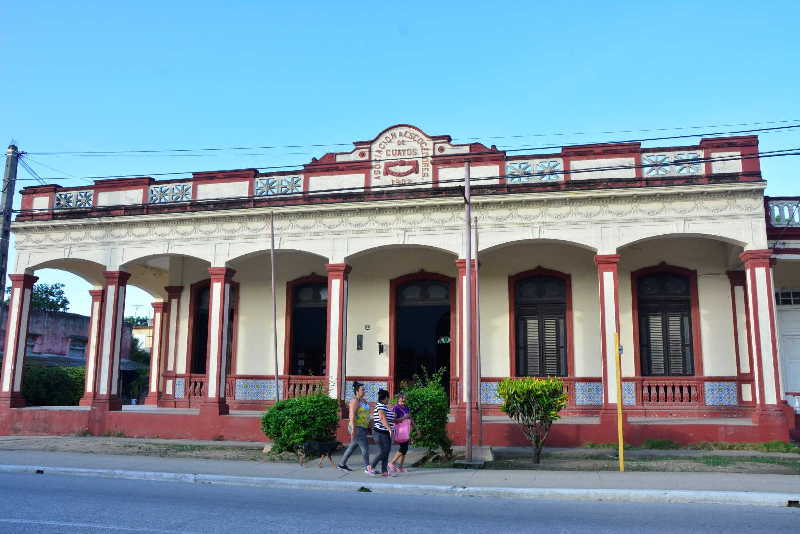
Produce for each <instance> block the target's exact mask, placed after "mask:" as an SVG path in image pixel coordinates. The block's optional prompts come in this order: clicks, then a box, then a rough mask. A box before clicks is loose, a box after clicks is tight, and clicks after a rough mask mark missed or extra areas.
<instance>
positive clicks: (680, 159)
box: [642, 152, 703, 177]
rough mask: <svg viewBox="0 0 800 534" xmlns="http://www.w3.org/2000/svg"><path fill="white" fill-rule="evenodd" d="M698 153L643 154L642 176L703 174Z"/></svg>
mask: <svg viewBox="0 0 800 534" xmlns="http://www.w3.org/2000/svg"><path fill="white" fill-rule="evenodd" d="M698 159H701V155H700V154H699V153H698V152H679V153H669V154H642V174H643V175H644V176H648V177H658V176H691V175H695V174H702V173H703V164H702V163H701V162H700V161H697V160H698Z"/></svg>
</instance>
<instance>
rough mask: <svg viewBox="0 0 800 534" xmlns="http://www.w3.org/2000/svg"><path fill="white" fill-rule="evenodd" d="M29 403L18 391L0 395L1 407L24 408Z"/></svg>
mask: <svg viewBox="0 0 800 534" xmlns="http://www.w3.org/2000/svg"><path fill="white" fill-rule="evenodd" d="M27 405H28V404H27V403H26V402H25V397H23V396H22V393H20V392H18V391H15V392H13V393H10V394H9V393H5V394H3V395H0V408H24V407H25V406H27Z"/></svg>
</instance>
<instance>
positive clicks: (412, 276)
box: [388, 260, 463, 398]
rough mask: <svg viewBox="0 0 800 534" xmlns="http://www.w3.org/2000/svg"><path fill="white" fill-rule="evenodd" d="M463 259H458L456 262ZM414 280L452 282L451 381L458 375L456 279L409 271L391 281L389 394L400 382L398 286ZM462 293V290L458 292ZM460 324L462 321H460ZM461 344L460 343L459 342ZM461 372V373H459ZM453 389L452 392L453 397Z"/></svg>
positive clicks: (425, 272) (391, 393)
mask: <svg viewBox="0 0 800 534" xmlns="http://www.w3.org/2000/svg"><path fill="white" fill-rule="evenodd" d="M458 261H462V262H463V260H456V262H458ZM414 280H436V281H439V282H448V283H449V284H450V383H451V385H452V384H453V383H454V381H453V378H454V377H455V375H456V369H457V367H456V351H455V343H453V340H454V336H453V333H454V332H455V330H456V329H455V326H456V322H455V321H456V309H457V308H456V301H457V300H458V298H460V296H459V297H457V298H453V295H455V294H457V291H458V290H457V288H456V279H455V278H453V277H451V276H447V275H444V274H439V273H432V272H428V271H419V272H416V273H409V274H405V275H403V276H398V277H397V278H393V279H392V280H390V281H389V377H388V385H389V394H390V395H394V393H395V391H397V389H398V387H399V385H400V384H398V383H397V373H396V372H395V366H396V362H397V340H396V336H397V288H398V286H400V285H401V284H405V283H406V282H413V281H414ZM458 294H459V295H460V292H458ZM458 324H460V321H459V323H458ZM459 345H460V344H459ZM459 374H460V373H459ZM452 393H453V392H452V391H451V392H450V394H451V398H452Z"/></svg>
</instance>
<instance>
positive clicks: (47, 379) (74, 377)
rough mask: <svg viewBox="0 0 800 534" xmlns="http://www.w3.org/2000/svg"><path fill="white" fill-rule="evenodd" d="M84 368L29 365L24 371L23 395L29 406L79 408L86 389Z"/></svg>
mask: <svg viewBox="0 0 800 534" xmlns="http://www.w3.org/2000/svg"><path fill="white" fill-rule="evenodd" d="M85 377H86V369H85V368H84V367H49V366H46V365H41V364H30V363H29V364H27V365H25V367H24V368H23V371H22V395H23V396H24V397H25V402H26V403H27V404H28V406H77V405H78V402H79V401H80V400H81V396H82V395H83V389H84V381H85Z"/></svg>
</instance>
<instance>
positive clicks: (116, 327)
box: [96, 271, 131, 410]
mask: <svg viewBox="0 0 800 534" xmlns="http://www.w3.org/2000/svg"><path fill="white" fill-rule="evenodd" d="M130 277H131V275H130V273H126V272H125V271H104V272H103V278H105V282H106V297H107V296H108V294H109V291H108V287H109V286H116V290H115V291H114V298H113V299H111V300H110V299H108V298H106V299H105V300H106V304H105V305H106V307H108V306H113V308H112V310H113V311H112V314H111V324H105V321H103V330H104V331H108V332H110V334H111V339H110V343H109V351H110V355H109V358H110V360H111V361H110V362H109V364H108V382H107V385H106V389H107V391H108V394H107V395H99V394H98V395H97V396H96V398H97V399H98V400H99V401H100V403H102V404H104V405H105V406H106V407H107V409H109V410H119V409H121V407H122V403H121V401H120V400H119V392H117V393H116V394H115V393H114V387H113V386H114V370H115V369H119V360H120V353H119V352H118V351H117V350H116V346H117V340H118V339H120V337H121V336H122V320H121V319H122V318H121V317H120V316H119V315H120V311H122V312H123V313H124V311H125V296H126V295H125V286H126V285H127V283H128V279H129V278H130ZM120 295H121V296H120ZM106 309H107V308H104V313H105V310H106ZM103 339H105V334H103ZM100 350H101V351H102V347H101V349H100ZM120 351H121V349H120ZM102 358H103V356H102V354H101V355H100V362H101V363H102Z"/></svg>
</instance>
